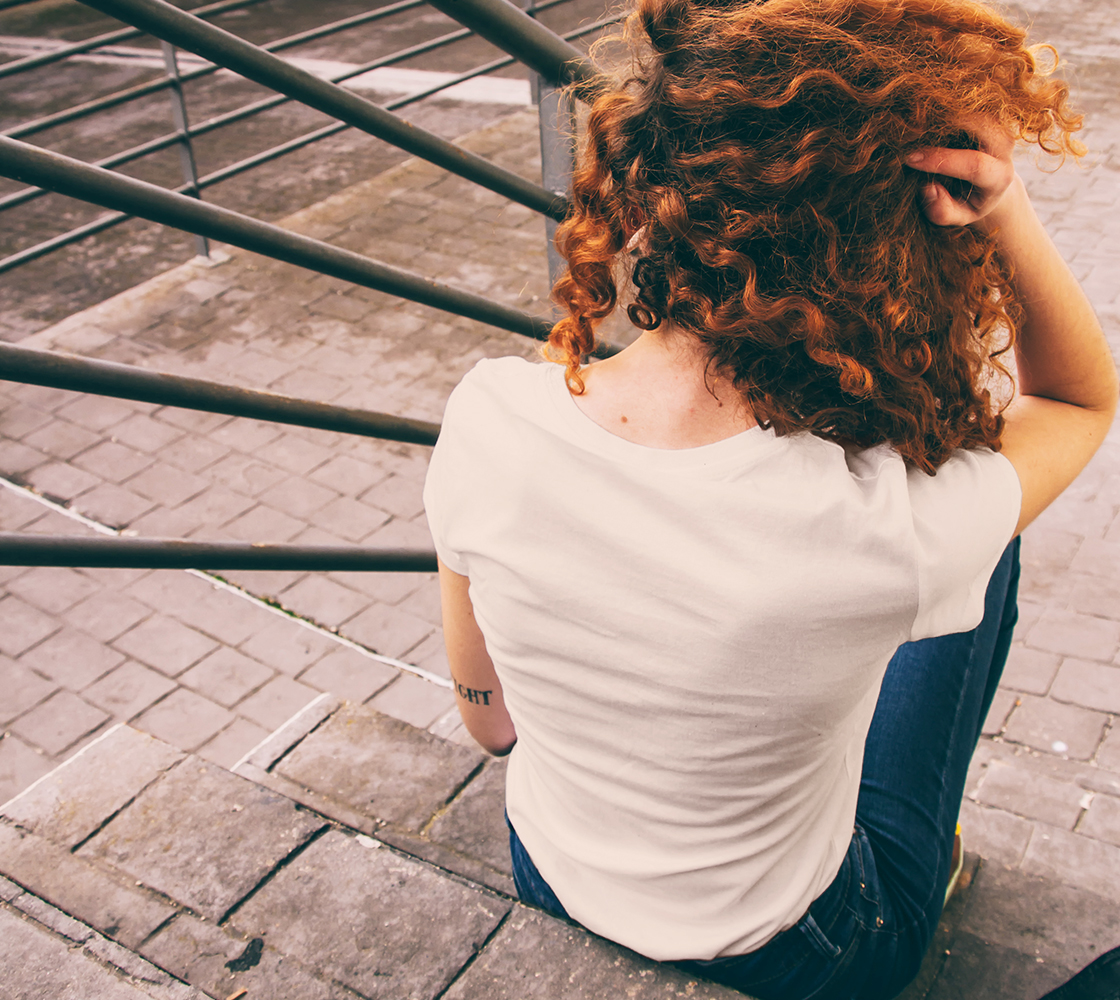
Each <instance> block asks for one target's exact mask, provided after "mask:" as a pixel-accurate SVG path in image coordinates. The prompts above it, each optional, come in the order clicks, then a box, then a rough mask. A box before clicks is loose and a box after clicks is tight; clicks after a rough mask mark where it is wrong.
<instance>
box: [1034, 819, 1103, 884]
mask: <svg viewBox="0 0 1120 1000" xmlns="http://www.w3.org/2000/svg"><path fill="white" fill-rule="evenodd" d="M1022 868H1023V871H1025V872H1027V873H1028V874H1031V875H1041V876H1042V877H1043V878H1048V879H1054V880H1056V881H1059V882H1067V883H1069V884H1072V885H1076V886H1080V887H1081V888H1082V889H1086V890H1088V891H1089V892H1093V893H1096V894H1097V895H1100V896H1104V897H1105V898H1106V899H1113V900H1115V899H1120V847H1116V846H1114V845H1112V844H1106V843H1104V842H1103V841H1100V840H1094V839H1092V838H1091V837H1085V836H1082V835H1081V834H1079V833H1069V832H1068V831H1066V830H1060V829H1058V828H1057V827H1053V826H1045V825H1042V824H1040V825H1039V826H1038V827H1037V828H1036V829H1035V832H1034V835H1033V836H1032V837H1031V842H1030V844H1029V845H1028V847H1027V853H1026V856H1025V857H1024V858H1023V864H1022Z"/></svg>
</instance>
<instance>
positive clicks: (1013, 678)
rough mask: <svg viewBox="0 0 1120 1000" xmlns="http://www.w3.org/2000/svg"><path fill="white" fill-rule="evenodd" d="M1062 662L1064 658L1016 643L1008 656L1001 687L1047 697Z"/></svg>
mask: <svg viewBox="0 0 1120 1000" xmlns="http://www.w3.org/2000/svg"><path fill="white" fill-rule="evenodd" d="M1061 662H1062V658H1061V657H1060V656H1058V655H1057V654H1056V653H1044V652H1043V651H1042V650H1039V649H1030V648H1029V647H1027V646H1021V645H1019V644H1017V643H1016V644H1014V645H1012V647H1011V652H1010V653H1009V654H1008V657H1007V665H1006V666H1005V667H1004V669H1003V677H1002V678H1000V682H999V683H1000V687H1005V688H1012V689H1013V690H1015V691H1026V692H1027V693H1028V694H1038V695H1045V694H1046V692H1047V691H1049V690H1050V685H1051V684H1052V683H1053V681H1054V675H1055V674H1057V672H1058V666H1059V665H1060V664H1061Z"/></svg>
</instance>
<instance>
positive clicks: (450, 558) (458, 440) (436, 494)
mask: <svg viewBox="0 0 1120 1000" xmlns="http://www.w3.org/2000/svg"><path fill="white" fill-rule="evenodd" d="M471 383H472V379H471V375H470V373H468V375H467V377H466V378H464V379H463V381H462V382H460V383H459V385H458V386H456V387H455V390H454V391H453V392H452V393H451V396H450V398H449V399H448V400H447V407H446V408H445V410H444V414H443V423H442V424H441V425H440V432H439V440H438V441H437V442H436V446H435V448H434V449H433V450H432V457H431V461H430V462H429V463H428V473H427V476H426V478H425V480H424V512H425V514H426V515H427V518H428V528H429V530H430V531H431V533H432V541H433V543H434V545H435V550H436V555H438V556H439V558H440V561H441V562H442V563H443V564H444V565H445V566H446V567H447V568H448V569H450V570H451V571H452V572H454V573H458V574H460V575H461V576H467V575H468V574H467V560H466V559H465V558H464V556H463V554H462V553H460V552H457V551H456V550H455V549H454V547H453V546H452V545H451V544H450V543H449V541H448V531H449V522H450V517H451V515H452V512H453V505H454V504H455V503H456V502H457V499H458V498H460V497H462V496H463V495H464V494H465V493H466V492H467V491H468V489H469V487H470V486H471V485H472V484H471V476H472V472H473V470H474V468H475V462H474V461H473V458H472V454H471V440H472V436H471V429H470V423H471V421H470V417H471V413H472V411H473V409H474V407H472V404H471V398H472V396H474V395H475V392H474V387H473V385H472V384H471Z"/></svg>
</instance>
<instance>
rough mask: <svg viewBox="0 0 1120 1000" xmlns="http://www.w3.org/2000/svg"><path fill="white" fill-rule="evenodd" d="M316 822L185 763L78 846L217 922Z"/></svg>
mask: <svg viewBox="0 0 1120 1000" xmlns="http://www.w3.org/2000/svg"><path fill="white" fill-rule="evenodd" d="M322 827H323V822H322V820H320V819H319V818H317V817H315V816H311V815H309V814H307V813H305V812H300V811H299V810H297V809H296V808H295V807H294V805H293V804H292V802H290V801H289V800H287V799H283V798H281V797H280V796H278V795H276V794H274V793H272V792H269V791H267V790H265V789H263V788H260V787H259V786H257V785H254V784H252V783H251V782H248V781H246V780H245V779H244V778H239V777H237V776H236V775H233V774H230V773H229V772H228V771H223V770H222V769H220V768H218V767H216V766H215V765H213V764H209V763H208V762H206V761H202V760H199V759H198V758H196V757H192V758H188V759H187V760H185V761H184V762H183V763H182V764H181V765H180V766H179V767H178V768H177V769H175V770H173V771H171V772H169V773H168V774H166V775H165V776H164V777H163V778H162V779H161V780H160V781H158V782H156V783H155V784H154V785H152V786H151V787H150V788H149V789H147V791H145V792H144V793H143V794H142V795H141V796H139V797H138V799H137V800H136V802H134V803H133V804H132V806H131V807H130V808H128V809H126V810H125V811H124V812H122V813H120V814H119V815H118V816H116V817H115V818H114V819H113V820H112V821H110V822H109V823H108V824H107V825H106V826H105V828H104V829H103V830H101V831H100V832H99V833H98V834H97V835H96V836H95V837H93V838H92V839H91V840H90V841H89V842H88V843H86V844H85V845H84V846H83V847H82V849H81V850H80V852H79V855H80V856H82V857H87V858H96V859H99V860H101V861H103V862H104V863H106V864H109V865H112V866H113V867H114V868H117V869H119V870H120V871H122V872H125V873H127V874H128V875H130V876H131V877H132V878H134V879H136V880H137V881H138V882H141V883H143V884H144V885H146V886H148V887H150V888H152V889H155V890H157V891H159V892H162V893H165V894H166V895H167V896H169V897H171V898H172V899H174V900H177V901H179V902H181V903H185V904H186V905H187V906H189V907H191V908H192V909H194V910H195V911H197V912H199V913H202V914H204V915H205V916H206V917H208V918H210V919H211V920H220V919H221V918H222V917H223V916H224V915H225V914H226V912H227V911H228V910H230V909H231V908H232V907H233V906H234V905H235V904H236V903H237V902H238V901H239V900H241V899H243V898H244V897H245V896H246V895H247V894H248V893H249V892H251V891H252V890H253V889H254V888H255V887H256V886H257V885H258V884H259V883H260V881H261V879H263V878H264V877H265V876H266V875H267V874H268V873H269V872H270V871H272V869H273V868H274V867H275V866H276V865H277V864H278V863H279V862H280V861H282V860H283V859H284V858H286V857H287V856H288V855H289V854H290V853H291V852H292V851H293V850H295V849H296V848H297V847H299V846H300V845H301V844H303V843H304V842H305V841H306V840H307V839H308V838H309V837H311V836H313V835H314V834H315V833H316V831H318V830H320V829H322Z"/></svg>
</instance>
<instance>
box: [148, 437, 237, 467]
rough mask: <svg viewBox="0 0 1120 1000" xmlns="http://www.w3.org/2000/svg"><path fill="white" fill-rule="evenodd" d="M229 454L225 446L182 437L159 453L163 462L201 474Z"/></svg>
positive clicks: (197, 438)
mask: <svg viewBox="0 0 1120 1000" xmlns="http://www.w3.org/2000/svg"><path fill="white" fill-rule="evenodd" d="M228 454H229V448H228V447H226V446H225V445H222V444H218V442H216V441H211V440H210V439H209V438H200V437H182V438H180V439H179V440H178V441H175V442H173V443H172V444H169V445H168V446H167V447H166V448H161V449H160V452H159V456H160V458H161V459H163V461H165V462H167V463H168V464H170V465H174V466H175V467H176V468H178V469H185V470H186V471H187V472H201V471H202V470H203V469H205V468H206V467H207V466H208V465H213V464H214V463H215V462H217V461H218V460H219V459H222V458H225V456H226V455H228Z"/></svg>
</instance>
